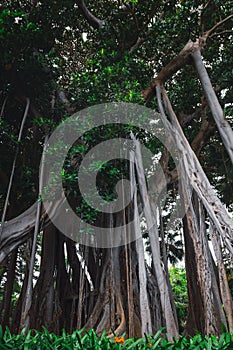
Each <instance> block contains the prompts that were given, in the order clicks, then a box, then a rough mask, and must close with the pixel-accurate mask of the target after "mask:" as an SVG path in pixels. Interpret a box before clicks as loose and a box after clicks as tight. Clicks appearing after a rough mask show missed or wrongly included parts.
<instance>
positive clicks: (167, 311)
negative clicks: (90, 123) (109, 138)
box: [134, 139, 178, 340]
mask: <svg viewBox="0 0 233 350" xmlns="http://www.w3.org/2000/svg"><path fill="white" fill-rule="evenodd" d="M134 142H135V147H136V169H137V175H138V182H139V188H140V192H141V196H142V200H143V204H144V214H145V218H146V221H147V228H148V232H149V238H150V244H151V251H152V257H153V263H154V270H155V273H156V277H157V281H158V287H159V291H160V302H161V305H162V310H163V314H164V319H165V322H166V327H167V333H168V337H169V339H170V340H172V339H173V337H178V325H177V323H176V319H177V318H176V316H174V311H173V309H172V303H171V300H170V294H169V288H168V285H167V281H166V276H165V271H164V269H163V266H162V264H161V259H160V247H159V235H158V228H157V222H156V221H157V220H156V218H155V217H154V215H153V212H152V210H151V207H150V202H149V197H148V193H147V189H146V182H145V175H144V170H143V164H142V159H141V152H140V147H139V143H138V141H136V140H135V139H134Z"/></svg>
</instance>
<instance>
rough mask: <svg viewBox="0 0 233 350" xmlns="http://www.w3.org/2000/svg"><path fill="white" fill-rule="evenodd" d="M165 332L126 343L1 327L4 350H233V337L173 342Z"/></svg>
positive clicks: (89, 334)
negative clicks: (162, 334)
mask: <svg viewBox="0 0 233 350" xmlns="http://www.w3.org/2000/svg"><path fill="white" fill-rule="evenodd" d="M163 331H164V329H161V330H159V331H158V332H157V333H156V334H155V335H147V336H146V335H145V336H144V337H143V338H140V339H136V338H130V339H125V338H124V337H123V336H119V337H117V336H116V337H115V338H112V339H109V338H107V337H106V333H103V334H102V335H101V336H97V335H96V333H95V332H94V331H93V330H90V331H89V332H84V331H83V330H76V331H74V332H73V333H72V334H68V333H67V332H65V331H63V332H62V335H56V334H55V333H49V332H48V330H47V329H46V328H43V331H42V332H39V331H29V332H28V333H27V334H26V333H25V331H22V332H21V334H17V335H15V334H11V332H10V330H9V329H8V328H7V329H6V330H5V332H3V329H2V327H1V326H0V349H15V350H31V349H33V350H34V349H35V350H45V349H51V350H60V349H61V350H65V349H67V350H73V349H75V350H82V349H83V350H84V349H85V350H97V349H101V350H109V349H116V350H120V349H131V350H137V349H138V350H139V349H157V350H162V349H168V350H169V349H170V350H173V349H174V350H175V349H176V350H178V349H182V350H183V349H188V350H192V349H195V350H211V349H215V350H220V349H221V350H226V349H229V350H230V349H232V350H233V335H232V334H230V333H223V334H222V335H221V336H220V337H216V336H214V335H211V336H209V337H207V336H202V335H200V334H197V335H195V336H194V337H192V338H190V337H184V336H180V337H179V338H178V339H174V341H173V342H169V341H168V340H167V337H166V336H165V337H161V333H162V332H163Z"/></svg>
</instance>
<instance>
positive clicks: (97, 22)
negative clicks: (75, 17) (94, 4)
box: [78, 0, 105, 29]
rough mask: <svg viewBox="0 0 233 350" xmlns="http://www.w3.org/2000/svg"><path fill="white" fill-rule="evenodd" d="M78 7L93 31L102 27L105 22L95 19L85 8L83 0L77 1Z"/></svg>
mask: <svg viewBox="0 0 233 350" xmlns="http://www.w3.org/2000/svg"><path fill="white" fill-rule="evenodd" d="M78 7H79V8H80V10H81V12H82V14H83V16H84V17H85V18H86V20H87V22H88V23H89V24H90V25H91V26H92V27H93V28H95V29H99V28H102V27H104V25H105V21H103V20H100V19H99V18H97V17H95V16H94V15H93V14H92V13H91V12H90V11H89V10H88V8H87V6H86V4H85V2H84V0H79V1H78Z"/></svg>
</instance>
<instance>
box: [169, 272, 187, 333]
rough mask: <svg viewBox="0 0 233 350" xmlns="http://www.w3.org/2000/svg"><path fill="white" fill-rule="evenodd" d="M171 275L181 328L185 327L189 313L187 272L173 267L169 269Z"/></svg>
mask: <svg viewBox="0 0 233 350" xmlns="http://www.w3.org/2000/svg"><path fill="white" fill-rule="evenodd" d="M169 275H170V281H171V285H172V290H173V293H174V301H175V305H176V310H177V316H178V320H179V323H180V325H181V327H184V326H185V321H186V317H187V311H188V293H187V282H186V272H185V269H184V268H179V267H176V266H172V267H170V269H169Z"/></svg>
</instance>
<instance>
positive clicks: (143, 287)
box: [130, 152, 152, 334]
mask: <svg viewBox="0 0 233 350" xmlns="http://www.w3.org/2000/svg"><path fill="white" fill-rule="evenodd" d="M131 153H132V152H131ZM131 158H132V159H131V163H130V174H131V175H130V178H131V182H130V183H131V185H132V189H135V188H136V179H135V171H134V159H133V157H132V156H131ZM132 194H133V191H132ZM133 204H134V206H133V207H134V222H135V225H134V229H135V232H137V230H138V234H136V237H138V236H139V237H140V238H139V239H137V241H136V250H137V256H138V278H139V298H140V315H141V334H149V333H152V324H151V315H150V307H149V300H148V293H147V275H146V267H145V254H144V245H143V239H142V233H141V228H140V218H139V212H138V205H137V194H134V196H133ZM139 233H140V234H139Z"/></svg>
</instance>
